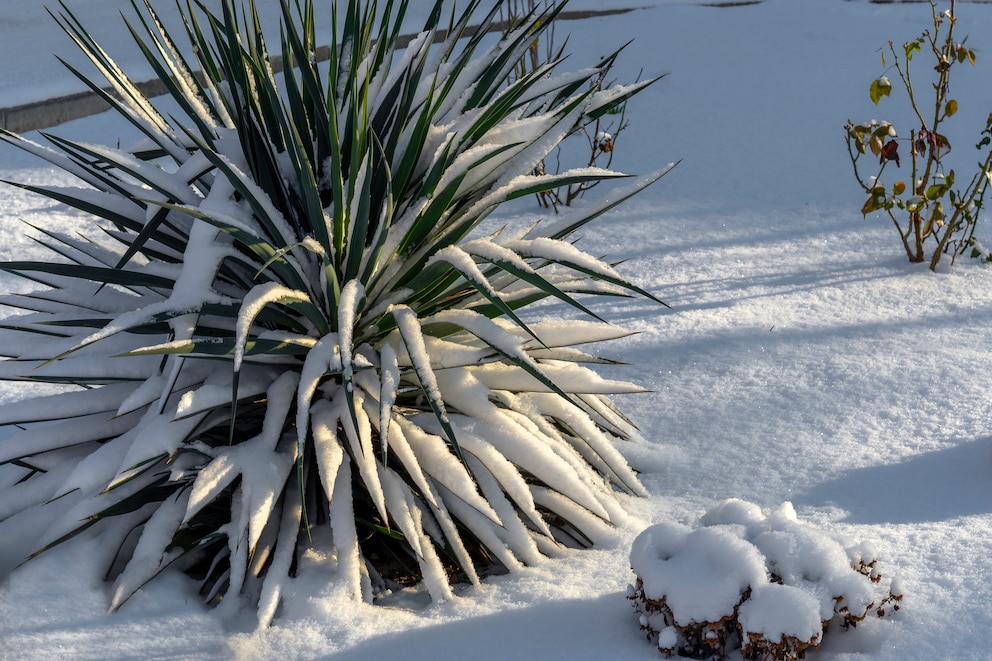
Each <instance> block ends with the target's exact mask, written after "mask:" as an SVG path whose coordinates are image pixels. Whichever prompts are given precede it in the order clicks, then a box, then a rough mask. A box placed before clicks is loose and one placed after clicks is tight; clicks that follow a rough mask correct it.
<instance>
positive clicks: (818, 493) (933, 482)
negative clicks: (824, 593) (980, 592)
mask: <svg viewBox="0 0 992 661" xmlns="http://www.w3.org/2000/svg"><path fill="white" fill-rule="evenodd" d="M990 478H992V438H982V439H979V440H975V441H970V442H966V443H961V444H960V445H955V446H953V447H950V448H945V449H943V450H937V451H935V452H928V453H926V454H921V455H916V456H914V457H911V458H909V459H907V460H905V461H903V462H900V463H897V464H889V465H886V466H870V467H866V468H856V469H851V470H848V471H845V472H844V473H842V474H841V475H840V476H839V477H836V478H834V479H831V480H827V481H826V482H821V483H820V484H817V485H815V486H813V487H811V488H810V489H809V490H807V491H806V492H805V493H802V494H800V495H797V496H796V498H795V502H796V503H803V504H807V505H825V504H834V505H836V506H837V507H840V508H843V509H845V510H847V512H848V515H847V517H846V518H845V519H844V521H847V522H850V523H867V524H875V523H897V524H898V523H923V522H933V521H946V520H949V519H954V518H958V517H963V516H971V515H977V514H988V513H990V512H992V479H990Z"/></svg>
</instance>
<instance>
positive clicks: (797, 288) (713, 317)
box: [0, 0, 992, 661]
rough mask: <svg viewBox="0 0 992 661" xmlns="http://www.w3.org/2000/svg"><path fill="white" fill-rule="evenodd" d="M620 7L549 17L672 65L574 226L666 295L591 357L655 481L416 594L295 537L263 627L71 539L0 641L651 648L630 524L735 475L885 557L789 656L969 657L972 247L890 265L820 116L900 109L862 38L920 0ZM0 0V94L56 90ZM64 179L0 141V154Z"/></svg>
mask: <svg viewBox="0 0 992 661" xmlns="http://www.w3.org/2000/svg"><path fill="white" fill-rule="evenodd" d="M161 4H162V6H163V9H164V8H167V7H168V6H169V5H170V4H171V3H168V2H166V3H161ZM270 4H273V3H270V2H263V3H262V5H263V6H265V5H270ZM415 4H416V3H415ZM596 4H597V3H595V2H591V1H588V0H574V1H573V2H572V3H571V5H570V8H575V9H585V8H593V7H595V6H596ZM598 4H601V3H598ZM631 4H636V5H638V6H641V7H645V8H643V9H639V10H637V11H636V12H633V13H630V14H626V15H621V16H615V17H607V18H598V19H589V20H584V21H577V22H570V23H567V24H563V25H562V26H561V27H560V28H559V32H558V35H559V36H563V33H564V32H568V33H571V38H570V42H569V44H570V50H571V51H572V52H573V53H575V56H574V58H575V62H576V64H575V65H574V66H578V65H579V64H581V63H582V62H583V61H584V60H585V59H592V58H595V57H596V56H598V55H601V54H603V53H605V52H607V50H608V49H612V48H613V47H614V46H615V45H617V44H618V43H619V42H622V41H626V40H627V39H628V38H633V39H634V42H633V43H632V44H631V46H630V47H629V48H628V49H627V51H626V52H625V53H624V55H623V57H622V60H621V64H620V66H621V74H622V77H624V78H627V77H634V76H636V75H637V73H638V71H639V70H641V69H643V70H644V71H645V73H646V74H655V73H659V72H665V71H670V72H671V75H670V76H668V77H667V78H665V79H664V80H662V81H661V82H659V83H657V84H656V85H655V86H653V87H652V88H650V89H649V90H648V91H646V92H645V93H644V94H642V95H641V96H639V97H637V98H636V99H635V101H634V102H633V103H632V104H631V108H630V112H629V115H628V117H629V119H630V121H631V127H630V128H629V129H628V131H627V132H625V133H623V134H621V136H620V139H619V141H618V143H617V154H616V160H615V163H614V165H615V166H617V167H618V168H619V169H622V170H627V171H631V172H638V173H640V172H647V171H649V170H653V169H655V168H657V167H659V166H661V165H664V164H665V163H668V162H669V161H672V160H676V159H679V158H682V159H684V160H683V162H682V163H681V164H680V165H679V166H678V168H676V170H675V171H674V172H672V173H671V174H670V175H668V176H667V177H665V178H664V179H663V180H662V181H661V182H659V183H658V184H656V185H655V186H654V187H653V188H651V189H649V190H648V191H646V192H645V193H643V194H642V195H641V196H640V197H637V198H634V199H633V200H632V201H631V202H630V203H629V204H627V205H626V206H624V207H621V208H620V209H618V210H617V211H616V212H614V213H612V214H610V215H609V216H608V217H605V218H603V219H601V220H600V222H599V223H598V224H593V225H592V226H591V227H590V228H589V229H588V230H587V231H585V232H584V239H583V243H582V247H583V248H585V249H586V250H589V251H590V252H593V253H597V254H599V253H603V254H608V255H609V256H610V257H615V258H624V259H626V260H627V261H626V263H625V264H624V266H623V267H622V268H623V269H624V270H625V272H626V273H627V274H629V275H631V276H634V277H636V279H637V280H638V282H639V283H640V284H641V285H643V286H645V287H646V288H648V289H649V290H651V291H653V292H655V293H657V294H658V295H659V296H660V297H661V298H662V299H664V300H665V301H666V302H668V303H669V304H671V306H672V310H661V309H659V308H658V307H657V306H655V305H651V304H649V303H647V302H643V301H632V302H621V303H618V304H616V305H615V306H614V307H612V308H609V309H603V308H598V309H597V312H599V313H600V314H602V315H604V316H606V317H607V318H608V319H609V320H610V321H612V322H614V323H617V324H619V325H622V326H625V327H628V328H631V329H633V330H637V331H639V334H637V335H635V336H633V337H630V338H627V339H625V340H622V341H618V342H615V343H613V345H612V346H607V347H605V351H604V352H605V353H606V354H608V355H610V356H611V357H614V358H618V359H620V360H623V361H626V363H627V365H624V366H622V367H617V368H609V369H608V370H607V372H608V373H607V376H609V377H611V378H621V379H628V380H633V381H636V382H639V383H641V384H643V385H644V386H645V387H646V388H648V389H650V390H651V392H650V394H643V395H631V396H624V397H623V398H621V399H620V404H621V406H622V407H623V408H624V409H625V410H626V411H627V412H628V413H629V414H630V415H631V416H632V418H633V419H634V420H635V422H637V423H638V424H639V426H640V427H641V429H642V431H643V435H644V438H645V441H644V442H643V443H640V444H637V445H634V446H632V447H629V448H626V449H625V452H626V454H627V456H628V458H629V459H630V461H631V462H632V463H633V464H634V465H635V467H637V468H638V469H640V470H641V471H642V479H643V482H644V483H645V485H646V486H647V488H648V490H649V491H650V494H651V495H650V497H649V498H646V499H624V501H623V502H624V503H625V504H626V505H627V506H628V508H629V510H630V512H631V518H630V521H629V522H627V525H625V526H624V527H622V528H620V529H619V530H618V531H617V533H618V534H617V540H616V542H615V543H613V544H611V545H605V546H603V547H599V548H596V549H594V550H591V551H582V552H574V553H571V552H570V553H568V554H566V555H565V556H564V557H563V558H560V559H555V560H549V561H547V562H544V563H542V564H540V565H538V566H535V567H531V568H528V569H527V570H525V571H523V572H521V573H518V574H513V575H509V576H502V577H498V578H493V579H490V580H488V581H487V583H486V584H485V585H484V586H483V587H481V588H478V589H464V590H460V591H459V596H458V597H457V598H456V599H454V600H452V601H450V602H447V603H442V604H433V605H431V604H428V603H426V600H425V599H424V598H423V597H422V595H421V594H419V593H417V592H416V591H411V592H410V593H407V594H399V595H396V596H394V597H393V598H392V599H391V600H390V601H389V603H387V604H386V605H385V606H375V607H372V606H365V605H361V604H354V603H351V602H349V601H345V600H343V599H341V598H340V597H339V596H337V595H335V594H333V593H329V592H328V591H327V590H326V589H324V584H323V583H322V581H321V577H320V573H319V568H318V565H319V562H318V561H319V558H312V559H311V564H309V565H305V566H303V567H302V571H301V573H300V577H299V578H298V579H297V580H296V581H295V582H294V583H293V584H292V585H291V588H290V592H291V594H289V595H287V597H288V604H287V606H286V608H285V609H284V611H283V613H282V614H281V616H279V617H278V618H277V620H276V623H275V625H274V626H273V627H272V628H270V629H268V630H265V631H261V632H251V631H246V630H243V629H242V628H240V627H239V626H237V625H235V626H233V627H232V626H231V625H225V624H224V623H222V622H221V621H220V620H219V619H217V618H216V617H215V616H214V615H213V614H212V613H211V612H210V611H208V610H206V609H205V608H204V607H203V606H202V605H201V604H200V602H199V600H198V598H197V597H196V595H195V594H194V592H193V591H192V590H191V588H190V586H189V585H188V584H187V583H186V582H185V581H184V580H183V579H182V578H181V577H179V576H176V575H172V574H169V575H164V576H161V577H160V578H158V579H156V581H154V582H152V583H151V584H150V585H149V586H147V588H146V589H144V590H142V591H141V592H140V593H139V594H137V595H136V596H135V597H134V598H132V599H131V600H130V601H129V602H128V603H127V604H125V606H124V607H123V609H122V610H121V611H120V612H118V613H116V614H114V615H109V616H108V615H106V614H105V611H106V607H107V603H108V601H107V595H106V592H105V590H104V586H103V585H102V584H100V583H99V582H98V581H96V580H95V579H93V578H91V576H92V571H91V567H92V566H93V564H94V562H95V558H96V557H97V556H99V555H100V554H101V552H100V549H98V548H96V547H95V545H94V543H93V542H92V541H87V540H85V539H84V540H82V541H81V542H80V543H73V544H69V545H65V546H63V547H60V548H57V549H55V550H53V551H51V552H49V553H47V554H46V555H43V556H41V557H39V558H38V559H37V560H35V561H33V562H32V563H30V564H28V565H25V566H24V567H22V568H21V569H19V570H17V571H16V572H15V573H14V574H13V575H12V576H11V577H10V579H9V580H8V581H7V582H5V583H4V584H3V585H2V586H0V641H2V644H0V658H4V659H18V660H20V659H126V658H141V659H171V658H183V659H197V658H200V659H214V658H219V659H226V658H238V659H268V658H285V659H296V658H326V659H335V660H336V661H337V660H346V659H355V660H358V659H447V658H462V657H465V656H471V657H472V658H474V659H477V660H478V661H486V660H489V659H493V660H497V659H499V660H503V659H511V658H516V659H531V658H532V659H537V658H548V657H551V658H568V659H656V658H659V657H658V652H657V651H656V650H655V649H653V648H652V647H651V646H650V645H649V644H648V643H647V642H646V640H645V639H644V637H643V636H642V635H641V634H640V633H639V632H638V631H637V618H636V616H635V614H634V612H633V610H632V609H631V606H630V604H629V603H628V602H627V601H626V599H625V598H624V597H625V595H626V587H627V584H628V583H629V582H632V581H633V574H632V573H631V571H630V568H629V558H628V554H629V551H630V547H631V543H632V541H633V539H634V538H635V537H636V535H637V534H638V533H639V532H640V531H641V530H643V529H644V528H645V527H647V526H648V525H649V524H651V523H655V522H661V521H669V520H674V521H677V522H681V523H686V524H690V525H695V524H696V522H697V519H698V517H699V516H700V515H701V514H703V513H704V512H705V511H707V510H710V509H711V508H713V507H714V506H716V505H717V504H719V503H720V501H722V500H723V499H725V498H731V497H738V498H743V499H745V500H748V501H752V502H755V503H757V504H759V505H761V506H762V507H765V508H769V509H773V508H776V507H778V506H779V505H780V504H781V503H783V502H785V501H791V502H792V503H793V505H794V506H795V509H796V511H797V513H798V514H799V516H800V517H801V518H802V519H803V520H804V521H807V522H810V523H811V524H814V525H816V526H817V527H818V528H819V529H821V530H825V531H828V532H830V533H832V534H836V535H841V536H844V537H845V538H847V539H850V540H852V541H868V542H870V543H871V544H872V545H873V546H874V547H875V548H876V550H877V551H878V554H879V559H880V566H881V570H882V572H883V573H887V574H889V575H891V574H896V575H898V576H899V577H900V579H901V582H902V586H903V590H904V592H905V595H906V596H905V600H904V602H903V609H902V610H901V611H900V612H899V613H897V614H896V615H895V616H894V617H887V618H885V619H883V620H878V621H868V622H866V623H865V624H863V625H862V626H860V627H858V628H857V629H855V630H852V631H848V632H844V633H840V634H839V635H838V632H834V633H833V634H832V635H828V636H827V639H826V642H825V644H824V647H823V649H822V650H821V651H820V652H818V653H816V654H814V655H811V656H812V657H814V658H817V659H830V660H834V659H838V660H839V659H850V660H853V659H887V660H893V661H895V660H899V661H902V660H906V659H921V660H923V659H987V658H990V656H992V645H990V642H992V641H990V638H989V631H990V628H992V587H990V586H992V568H990V563H989V549H990V548H992V416H990V411H992V400H990V398H989V393H990V392H992V359H990V355H992V354H990V347H992V293H990V292H992V268H990V267H988V266H981V265H978V264H975V263H972V262H969V261H967V260H959V261H958V263H957V264H956V265H955V266H954V268H953V269H950V270H947V269H944V270H943V272H941V273H938V274H934V273H931V272H930V271H928V270H926V268H925V266H915V265H910V264H909V263H908V262H906V260H905V256H904V254H903V253H902V249H901V247H900V246H899V245H898V243H897V238H896V236H895V234H894V231H893V228H892V227H891V224H890V223H889V221H887V220H883V219H882V218H871V217H870V218H868V219H867V220H863V219H862V218H861V215H860V213H859V209H860V207H861V204H862V202H863V200H862V198H861V193H860V191H859V190H858V189H857V187H856V186H855V185H854V183H853V181H852V179H851V177H850V173H849V164H848V162H847V155H846V152H845V148H844V133H843V129H842V127H843V125H844V123H845V122H846V120H848V119H852V120H854V121H855V122H858V121H863V120H867V119H871V118H872V117H877V118H878V119H887V120H889V121H892V122H893V123H895V124H896V125H897V126H898V125H899V121H900V120H901V119H903V118H904V116H905V115H904V114H901V113H900V112H898V111H897V109H900V110H901V108H900V107H899V106H898V100H896V99H888V100H885V101H883V105H882V106H880V107H879V108H875V107H874V106H872V104H871V102H870V101H869V99H868V84H869V82H870V81H871V79H872V78H873V77H874V76H876V75H878V74H879V73H880V65H879V54H878V49H879V47H880V46H881V45H882V44H883V43H885V42H886V41H887V40H889V39H891V40H894V41H895V42H896V43H901V42H903V41H906V40H908V39H911V38H914V37H915V36H917V35H918V34H919V32H920V30H922V29H923V28H924V27H926V26H927V24H928V21H929V7H928V5H926V4H917V3H911V4H885V5H875V4H869V3H867V2H845V1H841V0H831V1H827V0H766V1H765V2H762V3H760V4H755V5H748V6H737V7H725V8H715V7H706V6H701V5H699V4H696V3H692V2H666V1H664V0H654V1H653V2H652V1H650V0H643V1H640V2H636V3H631ZM125 5H127V3H126V2H118V1H114V0H88V1H84V0H77V1H76V2H75V3H73V6H76V7H79V8H80V14H81V15H82V16H83V17H84V18H85V20H86V22H87V23H88V24H91V25H93V26H94V27H95V28H96V31H97V33H98V34H104V35H106V36H105V37H104V38H105V39H113V45H114V47H115V49H117V50H120V49H122V48H123V44H122V43H121V40H120V39H117V38H115V37H113V35H116V34H118V32H117V31H116V26H115V24H114V23H113V21H114V20H115V19H113V14H114V12H115V11H116V7H119V6H120V7H123V6H125ZM0 8H2V11H3V17H4V20H3V21H2V22H0V62H3V65H0V106H9V105H15V104H17V103H22V102H24V101H29V100H36V99H37V98H42V97H45V96H52V95H55V94H62V93H65V92H67V91H74V90H75V87H74V83H72V82H71V81H70V80H69V79H67V78H66V77H65V76H64V75H63V74H61V73H59V72H57V71H56V70H55V69H52V68H49V67H48V62H46V61H42V59H41V58H42V55H41V54H40V53H41V52H49V51H52V50H55V51H57V52H59V53H61V54H63V55H69V54H71V52H72V49H71V46H68V45H67V44H66V42H65V39H64V37H62V36H61V35H60V34H59V33H57V31H56V30H55V29H53V26H52V24H51V22H50V20H49V19H47V15H44V14H43V13H42V11H41V9H40V5H38V6H37V8H36V5H35V3H21V2H17V3H15V2H13V1H12V0H3V1H0ZM958 12H959V16H960V20H961V24H960V27H959V35H960V36H962V37H963V36H965V35H968V36H969V40H968V46H969V47H970V48H973V49H974V50H976V52H977V55H978V63H977V64H978V66H977V69H975V70H974V71H972V70H970V69H969V68H967V67H959V69H958V70H957V71H956V75H957V76H958V77H957V78H956V80H955V82H954V84H955V87H954V90H955V94H956V96H957V98H958V100H959V102H960V107H961V111H960V112H959V114H958V117H955V118H954V120H953V121H954V124H955V125H956V126H959V127H961V128H962V132H961V133H958V134H955V133H952V134H951V136H950V137H951V142H952V144H955V145H961V147H960V148H958V150H957V153H956V157H958V158H960V159H961V161H960V163H961V165H960V166H959V167H961V168H967V167H971V166H972V162H973V161H975V160H976V157H974V156H972V154H971V153H969V152H970V149H971V148H970V146H968V145H969V143H972V144H973V142H974V140H975V138H976V137H977V133H978V130H980V128H981V127H983V126H984V120H985V117H986V115H987V114H988V112H989V111H990V110H992V86H990V85H989V84H988V81H989V72H990V71H992V6H988V5H983V4H971V3H968V4H960V5H959V7H958ZM100 30H104V31H105V32H104V33H100V32H99V31H100ZM9 49H13V50H9ZM124 59H126V58H124ZM136 77H139V78H140V77H141V76H140V75H138V76H136ZM906 126H907V129H908V128H909V126H908V125H906ZM55 132H57V133H59V134H62V135H67V136H71V137H79V138H86V139H89V140H92V141H100V142H106V143H111V144H112V143H113V142H115V141H116V139H117V136H118V133H119V122H117V121H115V120H114V119H113V118H110V117H107V116H97V117H93V118H89V119H85V120H79V121H76V122H72V123H70V124H67V125H64V126H61V127H58V128H57V129H56V131H55ZM956 135H960V136H961V138H960V139H959V140H955V137H956ZM59 176H60V175H58V174H56V173H55V172H53V171H52V170H51V169H49V168H47V167H44V166H43V165H41V164H39V163H37V162H35V161H33V160H31V159H30V158H28V157H26V156H25V155H23V154H20V153H18V152H17V151H16V150H14V149H13V148H8V147H4V148H0V179H5V180H17V181H28V182H32V183H39V182H52V181H55V180H57V179H58V177H59ZM533 212H534V209H533V207H532V206H530V205H529V204H521V205H519V206H517V207H515V208H513V209H507V210H506V211H504V212H503V213H504V214H505V215H510V214H513V213H528V214H529V213H533ZM0 219H2V220H3V223H2V224H0V245H2V246H3V250H2V251H0V252H2V256H3V258H5V259H6V258H22V257H24V256H26V255H31V254H37V251H38V250H39V249H38V248H37V247H36V246H35V245H34V244H33V243H32V242H31V240H30V239H29V238H28V237H27V236H26V235H27V234H28V233H29V232H27V231H26V228H25V226H24V225H23V224H21V223H20V222H19V220H20V219H24V220H26V221H28V222H30V223H33V224H46V225H48V224H54V225H58V226H61V227H72V226H73V224H75V223H79V222H81V221H80V219H79V218H78V216H76V215H74V214H73V213H70V212H68V211H66V210H64V209H62V208H58V207H54V206H52V205H50V204H48V203H47V202H45V201H43V200H40V199H37V198H33V197H28V196H26V195H24V194H22V193H21V192H20V191H18V190H17V189H14V188H11V187H3V188H0ZM981 232H982V234H983V236H984V238H985V239H986V243H987V244H989V243H992V242H990V241H988V237H989V236H990V235H992V231H990V230H989V228H988V227H983V228H982V230H981ZM11 286H13V281H12V280H11V279H10V278H7V277H2V278H0V287H2V288H4V289H7V288H9V287H11ZM16 286H22V285H21V284H20V283H18V284H17V285H16ZM551 311H552V312H553V310H551ZM23 395H24V391H23V390H17V391H13V390H9V391H6V392H4V393H3V395H2V397H3V398H4V399H6V400H7V401H9V400H10V399H12V398H14V397H21V396H23Z"/></svg>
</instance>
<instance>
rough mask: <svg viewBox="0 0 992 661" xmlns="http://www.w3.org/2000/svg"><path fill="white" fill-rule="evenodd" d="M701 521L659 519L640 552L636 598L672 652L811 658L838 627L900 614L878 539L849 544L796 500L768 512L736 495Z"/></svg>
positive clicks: (634, 561)
mask: <svg viewBox="0 0 992 661" xmlns="http://www.w3.org/2000/svg"><path fill="white" fill-rule="evenodd" d="M700 523H701V526H700V527H698V528H691V527H689V526H686V525H682V524H679V523H674V522H665V523H659V524H657V525H654V526H651V527H650V528H648V529H647V530H645V531H643V532H642V533H641V534H640V535H639V536H638V537H637V539H635V540H634V543H633V545H632V548H631V552H630V564H631V567H632V569H633V571H634V573H635V574H636V575H637V579H636V584H635V585H632V586H630V587H629V589H628V598H629V599H630V600H631V601H632V602H633V605H634V609H635V610H636V611H637V613H638V615H639V621H640V628H641V630H642V631H645V632H647V635H648V639H649V640H651V641H652V642H653V643H654V644H655V645H657V646H658V649H659V650H660V651H661V652H662V654H664V655H665V656H672V655H674V654H677V655H679V656H687V657H691V658H711V657H717V658H727V657H728V655H730V654H731V653H734V652H737V651H739V652H742V653H743V655H744V658H745V659H762V660H764V659H767V660H773V659H774V660H786V659H802V658H804V657H805V655H806V651H807V650H809V649H811V648H816V647H818V646H819V644H820V642H821V640H822V638H823V634H824V632H825V631H826V630H827V629H828V627H830V626H831V625H833V626H837V627H842V628H846V627H851V626H857V624H858V623H859V622H861V621H862V620H864V619H865V618H866V617H867V616H868V615H870V614H874V615H877V616H879V617H881V616H883V615H884V614H885V613H886V612H888V611H894V610H899V602H900V601H901V600H902V591H901V589H900V587H899V584H898V581H896V580H891V581H889V583H888V585H887V586H882V585H881V583H882V575H881V574H880V573H879V571H878V569H877V567H876V565H877V560H876V558H875V553H874V550H873V549H872V548H871V546H870V545H868V544H865V543H861V544H857V545H854V546H851V547H848V548H845V547H844V546H842V545H841V544H840V543H839V542H837V541H836V540H835V539H834V538H833V537H831V536H829V535H827V534H826V533H824V532H822V531H820V530H817V529H815V528H813V527H812V526H810V525H808V524H806V523H803V522H802V521H800V520H799V519H798V518H797V517H796V513H795V510H794V509H793V508H792V505H791V504H790V503H784V504H783V505H781V506H780V507H779V508H778V509H776V510H774V511H772V512H770V513H765V512H763V511H762V510H761V508H759V507H758V506H757V505H754V504H753V503H748V502H746V501H742V500H737V499H731V500H727V501H725V502H723V503H722V504H720V505H719V506H718V507H716V508H714V509H713V510H711V511H709V512H707V513H706V514H705V515H704V516H703V517H702V518H701V519H700Z"/></svg>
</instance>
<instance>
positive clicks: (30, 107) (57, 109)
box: [0, 7, 637, 133]
mask: <svg viewBox="0 0 992 661" xmlns="http://www.w3.org/2000/svg"><path fill="white" fill-rule="evenodd" d="M635 9H637V8H636V7H629V8H622V9H601V10H590V11H571V12H562V13H561V14H559V16H558V20H563V21H571V20H577V19H583V18H595V17H598V16H612V15H616V14H625V13H627V12H631V11H634V10H635ZM494 27H495V28H496V29H503V28H505V27H506V25H505V24H503V23H496V24H494ZM477 29H478V26H469V27H468V28H467V30H466V33H467V35H471V34H474V32H475V30H477ZM444 36H445V35H444V33H443V32H439V33H438V35H437V39H443V38H444ZM413 37H414V35H403V36H401V37H399V39H398V40H397V41H398V43H399V45H400V46H401V47H402V46H405V45H406V44H408V43H409V42H410V40H411V39H413ZM327 54H328V53H327V47H326V46H324V47H321V48H319V49H318V50H317V59H318V60H320V61H323V60H326V59H327ZM272 68H273V69H274V70H275V71H276V72H277V73H278V72H279V71H281V70H282V57H281V56H276V57H273V58H272ZM136 86H137V87H138V89H139V90H141V91H142V93H144V94H145V96H147V97H149V98H151V97H155V96H161V95H163V94H165V93H166V88H165V85H164V84H163V83H162V82H161V81H160V80H150V81H145V82H140V83H136ZM105 110H107V103H106V102H105V101H104V100H103V99H102V98H100V96H99V95H97V94H96V92H77V93H76V94H70V95H67V96H60V97H56V98H53V99H46V100H43V101H34V102H31V103H25V104H23V105H18V106H11V107H9V108H0V127H2V128H4V129H6V130H8V131H12V132H14V133H24V132H26V131H34V130H37V129H44V128H49V127H51V126H55V125H57V124H61V123H63V122H68V121H70V120H73V119H80V118H82V117H88V116H90V115H95V114H97V113H101V112H103V111H105Z"/></svg>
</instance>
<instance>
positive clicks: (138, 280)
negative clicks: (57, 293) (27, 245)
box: [0, 261, 174, 289]
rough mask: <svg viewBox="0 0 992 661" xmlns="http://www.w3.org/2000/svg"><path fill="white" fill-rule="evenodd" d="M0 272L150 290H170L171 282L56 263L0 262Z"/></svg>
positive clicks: (107, 269)
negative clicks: (61, 277) (56, 277)
mask: <svg viewBox="0 0 992 661" xmlns="http://www.w3.org/2000/svg"><path fill="white" fill-rule="evenodd" d="M0 271H9V272H11V273H19V272H24V271H28V272H30V271H35V272H38V273H46V274H48V275H59V276H65V277H69V278H74V279H78V280H89V281H91V282H99V283H106V284H112V285H122V286H125V287H148V288H151V289H156V288H157V289H170V288H171V287H172V285H173V284H174V281H173V280H170V279H169V278H165V277H162V276H158V275H153V274H151V273H142V272H140V271H126V270H124V269H120V268H106V267H100V266H83V265H80V264H60V263H57V262H30V261H23V262H0Z"/></svg>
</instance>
